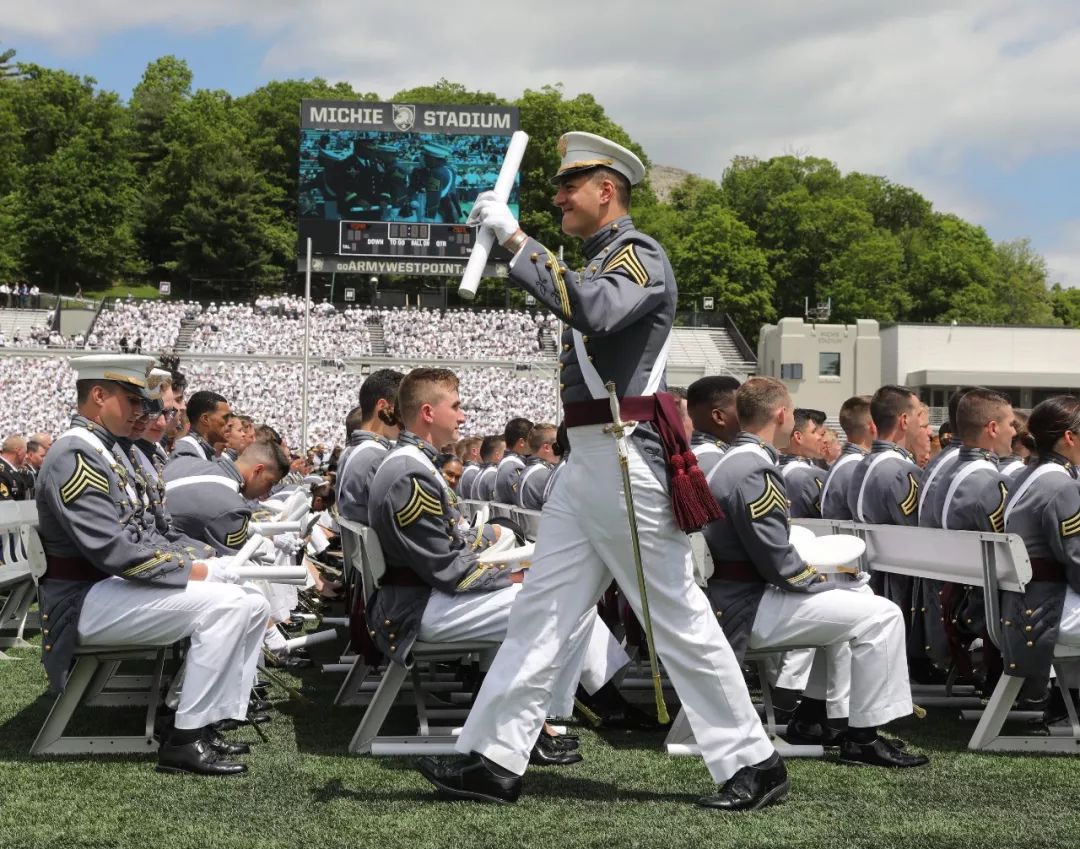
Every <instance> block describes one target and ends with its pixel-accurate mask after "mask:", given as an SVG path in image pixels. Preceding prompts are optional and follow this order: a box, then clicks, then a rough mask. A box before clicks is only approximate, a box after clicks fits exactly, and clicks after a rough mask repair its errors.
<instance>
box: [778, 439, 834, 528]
mask: <svg viewBox="0 0 1080 849" xmlns="http://www.w3.org/2000/svg"><path fill="white" fill-rule="evenodd" d="M780 474H781V476H782V477H783V478H784V487H785V489H786V490H787V496H788V503H789V504H790V508H789V510H790V513H791V518H792V519H820V518H821V491H822V489H823V488H824V487H825V476H826V475H827V474H828V472H826V470H825V469H822V468H820V467H818V466H815V465H814V464H813V463H811V462H810V461H809V460H807V459H806V458H805V457H793V456H791V455H790V454H785V455H784V456H782V457H781V458H780Z"/></svg>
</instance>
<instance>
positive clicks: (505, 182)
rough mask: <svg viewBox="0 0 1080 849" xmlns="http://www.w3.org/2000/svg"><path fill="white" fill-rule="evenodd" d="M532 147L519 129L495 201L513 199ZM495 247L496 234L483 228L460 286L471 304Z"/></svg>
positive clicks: (459, 288)
mask: <svg viewBox="0 0 1080 849" xmlns="http://www.w3.org/2000/svg"><path fill="white" fill-rule="evenodd" d="M528 144H529V134H528V133H525V132H522V131H521V130H518V131H517V132H516V133H514V134H513V135H512V136H511V137H510V147H508V148H507V149H506V158H505V159H503V164H502V168H500V169H499V178H498V179H497V180H496V181H495V198H496V200H500V201H502V202H503V203H506V202H507V201H508V200H509V199H510V190H511V189H512V188H514V177H515V176H517V172H518V169H520V168H521V159H522V157H523V156H525V148H526V147H527V146H528ZM494 244H495V235H494V234H493V233H492V232H491V231H490V230H488V229H486V228H484V227H481V228H479V229H478V230H477V232H476V243H475V244H474V245H473V249H472V253H471V254H469V264H468V265H466V266H465V273H464V274H463V275H461V283H460V284H459V285H458V295H460V296H461V297H462V298H464V299H465V300H467V301H471V300H472V299H473V298H475V297H476V289H477V287H478V286H479V285H480V278H481V277H483V276H484V267H485V266H486V265H487V261H488V254H490V253H491V248H492V246H493V245H494Z"/></svg>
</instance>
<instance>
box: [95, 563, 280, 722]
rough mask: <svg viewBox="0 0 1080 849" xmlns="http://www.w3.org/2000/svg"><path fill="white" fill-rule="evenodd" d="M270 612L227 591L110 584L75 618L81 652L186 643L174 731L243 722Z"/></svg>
mask: <svg viewBox="0 0 1080 849" xmlns="http://www.w3.org/2000/svg"><path fill="white" fill-rule="evenodd" d="M269 615H270V606H269V605H268V604H267V603H266V599H265V598H263V597H262V596H261V595H260V594H259V593H255V592H251V591H249V590H246V589H244V588H243V587H238V586H234V585H232V584H216V583H214V584H208V583H206V582H205V581H189V582H188V585H187V586H186V587H182V588H181V587H177V588H172V587H155V586H151V585H149V584H142V583H138V582H136V581H127V580H124V579H123V578H118V577H112V578H107V579H106V580H104V581H101V582H99V583H97V584H94V586H93V587H92V588H91V589H90V592H89V593H87V595H86V600H85V602H84V603H83V607H82V611H81V612H80V614H79V625H78V628H79V644H80V645H83V646H114V645H120V646H124V645H136V646H138V645H166V644H169V643H174V642H176V641H177V640H182V639H184V638H185V637H190V638H191V648H190V649H189V650H188V653H187V660H186V661H185V663H184V670H183V675H184V684H183V689H182V690H181V693H180V700H179V703H178V705H177V708H176V727H177V728H183V729H191V728H202V727H203V726H204V725H209V724H210V723H212V722H217V721H218V720H221V719H244V718H245V717H246V716H247V706H248V698H249V696H250V695H251V685H252V683H253V682H254V679H255V665H256V663H257V661H258V658H259V647H260V646H261V644H262V637H263V631H264V630H265V628H266V619H267V617H268V616H269Z"/></svg>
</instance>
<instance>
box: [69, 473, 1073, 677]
mask: <svg viewBox="0 0 1080 849" xmlns="http://www.w3.org/2000/svg"><path fill="white" fill-rule="evenodd" d="M51 453H52V452H50V454H51ZM1005 532H1006V533H1010V534H1019V535H1020V537H1021V538H1022V539H1023V540H1024V545H1025V546H1026V547H1027V552H1028V555H1029V556H1030V557H1031V563H1032V568H1033V571H1035V572H1036V575H1035V579H1034V580H1032V581H1031V583H1029V584H1028V585H1027V589H1026V590H1025V591H1024V592H1023V593H1013V592H1002V593H1001V618H1002V629H1001V633H1002V645H1001V655H1002V660H1003V661H1004V671H1005V674H1006V675H1015V676H1018V677H1025V678H1028V679H1029V683H1028V685H1026V687H1027V695H1028V696H1037V697H1041V696H1042V695H1043V693H1045V691H1046V685H1047V682H1048V681H1049V676H1050V666H1051V662H1052V659H1053V656H1054V646H1055V644H1056V643H1057V637H1058V629H1059V627H1060V625H1061V612H1062V609H1063V607H1064V604H1065V589H1066V587H1072V588H1073V591H1074V592H1080V486H1078V485H1077V481H1076V468H1075V467H1074V466H1073V465H1072V464H1071V463H1069V462H1068V461H1067V460H1066V459H1065V458H1064V457H1061V456H1060V455H1058V454H1053V453H1050V454H1048V455H1047V456H1045V457H1040V458H1039V462H1038V464H1037V465H1035V466H1028V467H1027V468H1026V469H1025V470H1024V472H1023V473H1022V474H1021V475H1020V476H1019V477H1017V478H1015V479H1014V480H1013V483H1012V485H1011V486H1010V487H1009V496H1008V498H1007V499H1006V501H1005ZM1040 561H1052V563H1053V564H1056V565H1057V567H1058V571H1059V572H1060V576H1061V577H1062V578H1064V580H1057V579H1056V576H1054V578H1055V579H1052V580H1040V579H1039V578H1040V577H1045V578H1049V577H1051V576H1050V575H1047V574H1046V572H1047V571H1052V570H1046V569H1045V568H1044V563H1043V562H1040ZM1040 572H1041V573H1043V574H1042V576H1040V574H1039V573H1040Z"/></svg>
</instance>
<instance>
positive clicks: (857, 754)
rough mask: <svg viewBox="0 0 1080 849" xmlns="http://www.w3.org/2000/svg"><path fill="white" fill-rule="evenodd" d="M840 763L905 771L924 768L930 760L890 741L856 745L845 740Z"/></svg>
mask: <svg viewBox="0 0 1080 849" xmlns="http://www.w3.org/2000/svg"><path fill="white" fill-rule="evenodd" d="M840 762H841V763H846V764H861V765H867V766H886V767H892V768H894V769H905V768H908V767H913V766H923V765H924V764H928V763H930V759H929V758H928V757H926V755H914V754H912V753H911V752H905V751H904V750H903V749H901V748H900V747H899V746H897V745H896V744H894V743H892V742H890V741H889V740H886V739H884V738H883V737H878V738H876V739H875V740H874V741H873V742H872V743H856V742H855V741H853V740H847V739H845V740H844V741H843V742H841V743H840Z"/></svg>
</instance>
